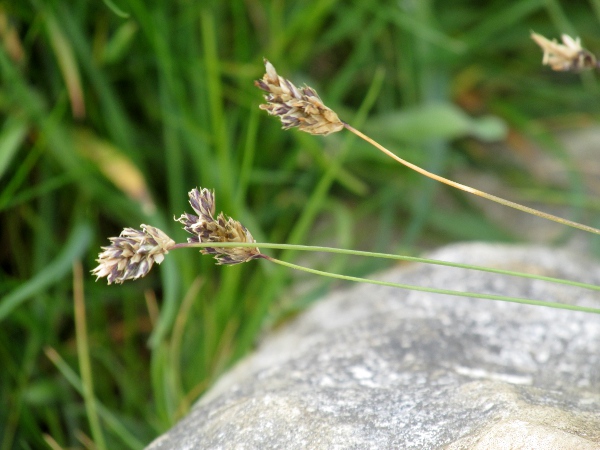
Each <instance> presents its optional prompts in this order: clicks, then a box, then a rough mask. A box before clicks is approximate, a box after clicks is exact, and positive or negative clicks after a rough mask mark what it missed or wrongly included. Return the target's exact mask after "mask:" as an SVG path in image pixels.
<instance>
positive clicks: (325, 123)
mask: <svg viewBox="0 0 600 450" xmlns="http://www.w3.org/2000/svg"><path fill="white" fill-rule="evenodd" d="M264 63H265V68H266V73H265V74H264V76H263V77H262V79H261V80H256V81H255V82H254V85H255V86H257V87H258V88H260V89H262V90H263V91H265V92H267V95H265V100H266V101H267V104H266V105H260V109H264V110H265V111H267V112H268V113H269V114H271V115H272V116H277V117H279V119H281V123H282V125H283V129H285V130H288V129H290V128H294V127H298V128H299V129H300V130H302V131H306V132H307V133H310V134H317V135H323V136H325V135H327V134H330V133H335V132H336V131H340V130H341V129H342V128H344V123H343V122H342V121H341V120H340V119H339V117H338V116H337V114H336V113H335V112H334V111H333V110H331V109H329V108H328V107H327V106H325V105H324V104H323V101H322V100H321V98H320V97H319V95H318V94H317V92H316V91H315V90H314V89H313V88H311V87H308V86H304V87H301V88H297V87H296V86H294V84H293V83H292V82H291V81H289V80H287V79H285V78H283V77H280V76H279V75H277V72H276V71H275V67H273V65H272V64H271V63H270V62H269V61H267V60H266V59H265V60H264Z"/></svg>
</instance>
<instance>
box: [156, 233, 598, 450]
mask: <svg viewBox="0 0 600 450" xmlns="http://www.w3.org/2000/svg"><path fill="white" fill-rule="evenodd" d="M431 257H433V258H436V259H442V260H446V261H450V260H451V261H460V262H463V263H470V264H477V265H483V266H488V267H496V268H503V269H510V270H517V271H524V272H530V273H539V274H544V275H547V276H553V277H560V278H567V279H571V280H577V281H584V282H591V283H596V284H600V266H599V265H598V264H597V263H595V262H592V261H589V260H586V259H585V258H583V257H582V256H581V255H578V254H576V253H572V252H569V251H565V250H557V249H549V248H545V247H533V246H529V247H526V246H507V245H492V244H458V245H453V246H449V247H446V248H443V249H441V250H439V251H438V252H436V253H435V254H433V255H431ZM377 278H379V279H385V280H389V281H394V282H398V283H406V284H416V285H421V286H432V287H440V288H446V289H453V290H461V291H469V292H479V293H484V292H485V293H493V294H502V295H508V296H514V297H527V298H533V299H539V300H547V301H555V302H566V303H577V304H580V305H587V306H595V307H600V292H598V291H591V290H585V289H580V288H573V287H568V286H564V285H558V284H552V283H548V282H542V281H536V280H527V279H521V278H513V277H506V276H501V275H495V274H489V273H485V272H474V271H467V270H462V269H455V268H449V267H443V266H432V265H410V266H398V267H395V268H393V269H390V270H388V271H387V272H385V273H382V274H379V276H378V277H377ZM599 344H600V316H597V315H593V314H587V313H581V312H573V311H565V310H557V309H551V308H544V307H535V306H526V305H519V304H512V303H504V302H497V301H489V300H483V299H475V298H461V297H452V296H443V295H437V294H429V293H423V292H416V291H406V290H401V289H394V288H386V287H381V286H373V285H352V286H350V287H349V288H348V289H346V290H342V291H338V292H335V293H333V294H331V295H330V296H328V297H327V298H324V299H322V300H321V301H319V302H318V303H317V304H316V305H315V306H314V307H312V308H311V309H309V310H308V311H307V312H305V313H304V314H302V315H301V316H299V317H298V318H297V319H296V320H295V321H294V322H292V323H290V324H288V325H287V326H286V327H284V328H283V329H282V330H281V331H279V332H278V333H276V334H273V335H271V336H270V337H268V338H267V339H266V340H265V341H264V342H263V343H262V345H261V346H260V347H259V349H258V350H257V351H256V352H255V353H254V354H253V355H251V356H249V357H248V358H246V359H245V360H243V361H241V362H240V363H239V364H238V365H237V366H236V367H235V368H234V369H233V370H231V371H230V372H229V373H228V374H226V375H225V376H224V377H223V378H222V379H221V380H220V381H219V382H218V383H217V384H216V385H215V386H214V387H213V388H212V389H211V391H209V392H208V393H207V395H205V396H204V397H203V398H202V399H201V400H200V401H199V402H198V403H197V404H196V405H195V406H194V407H193V409H192V411H191V412H190V414H189V415H188V416H187V417H185V418H184V419H183V420H181V422H179V423H178V424H177V425H176V426H175V427H173V428H172V429H171V430H170V431H168V432H167V433H166V434H164V435H163V436H161V437H159V438H158V439H156V440H155V441H154V442H153V443H152V444H151V445H150V446H149V447H148V448H149V449H151V450H159V449H274V448H278V449H347V448H352V449H392V448H402V449H434V448H449V449H455V450H456V449H478V450H481V449H509V448H510V449H516V448H518V449H541V448H543V449H575V448H577V449H600V350H599V348H598V347H599Z"/></svg>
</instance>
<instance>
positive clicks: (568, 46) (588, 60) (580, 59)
mask: <svg viewBox="0 0 600 450" xmlns="http://www.w3.org/2000/svg"><path fill="white" fill-rule="evenodd" d="M531 39H533V40H534V41H535V42H536V44H537V45H539V46H540V47H541V48H542V50H543V51H544V57H543V59H542V64H544V65H548V66H550V67H551V68H552V70H556V71H579V70H581V69H593V68H597V67H598V62H597V60H596V57H595V56H594V55H593V54H592V53H590V52H589V51H588V50H586V49H584V48H582V47H581V40H580V39H579V38H575V39H573V38H572V37H570V36H568V35H566V34H563V35H561V39H562V41H563V43H562V44H559V43H558V42H556V39H552V40H549V39H546V38H545V37H544V36H542V35H541V34H537V33H533V32H532V33H531Z"/></svg>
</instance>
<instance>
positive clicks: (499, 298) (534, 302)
mask: <svg viewBox="0 0 600 450" xmlns="http://www.w3.org/2000/svg"><path fill="white" fill-rule="evenodd" d="M266 259H268V260H269V261H272V262H274V263H276V264H280V265H282V266H286V267H289V268H291V269H296V270H302V271H304V272H309V273H312V274H316V275H322V276H324V277H329V278H336V279H339V280H347V281H354V282H357V283H368V284H377V285H380V286H390V287H395V288H400V289H409V290H411V291H421V292H432V293H435V294H445V295H454V296H457V297H469V298H483V299H487V300H497V301H503V302H510V303H520V304H523V305H535V306H546V307H548V308H556V309H567V310H571V311H580V312H587V313H593V314H600V308H590V307H586V306H577V305H568V304H564V303H555V302H545V301H542V300H530V299H527V298H520V297H507V296H504V295H494V294H479V293H476V292H461V291H453V290H449V289H436V288H428V287H423V286H416V285H412V284H401V283H392V282H390V281H380V280H371V279H368V278H359V277H351V276H348V275H339V274H336V273H330V272H324V271H322V270H316V269H309V268H308V267H303V266H298V265H297V264H292V263H288V262H285V261H281V260H279V259H275V258H271V257H266Z"/></svg>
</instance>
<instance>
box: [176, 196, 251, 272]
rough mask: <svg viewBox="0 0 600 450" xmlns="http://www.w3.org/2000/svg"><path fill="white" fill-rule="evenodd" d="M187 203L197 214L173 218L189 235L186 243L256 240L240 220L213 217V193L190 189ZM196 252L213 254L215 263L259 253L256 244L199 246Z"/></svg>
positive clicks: (232, 262) (249, 257)
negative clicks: (246, 245) (188, 202)
mask: <svg viewBox="0 0 600 450" xmlns="http://www.w3.org/2000/svg"><path fill="white" fill-rule="evenodd" d="M189 196H190V205H192V208H193V209H194V211H195V212H196V214H197V215H194V214H188V213H184V214H182V215H181V217H180V218H179V219H176V220H177V221H179V222H181V223H182V224H183V226H184V230H185V231H187V232H188V233H190V234H192V235H193V236H192V237H190V238H188V243H191V244H193V243H199V242H256V241H255V240H254V238H253V237H252V234H250V232H249V231H248V230H247V229H246V227H244V226H243V225H242V224H241V223H240V222H238V221H236V220H233V219H232V218H231V217H226V216H225V215H224V214H223V213H220V214H219V215H218V217H217V218H216V219H215V218H214V213H215V194H214V192H213V191H210V190H208V189H201V190H198V189H192V190H191V191H190V192H189ZM200 252H201V253H202V254H205V255H214V257H215V259H216V260H217V261H218V264H239V263H243V262H246V261H250V260H252V259H256V258H262V257H263V255H262V254H261V253H260V250H259V249H258V248H256V247H238V248H235V247H228V248H225V247H214V248H213V247H203V248H202V249H200Z"/></svg>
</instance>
